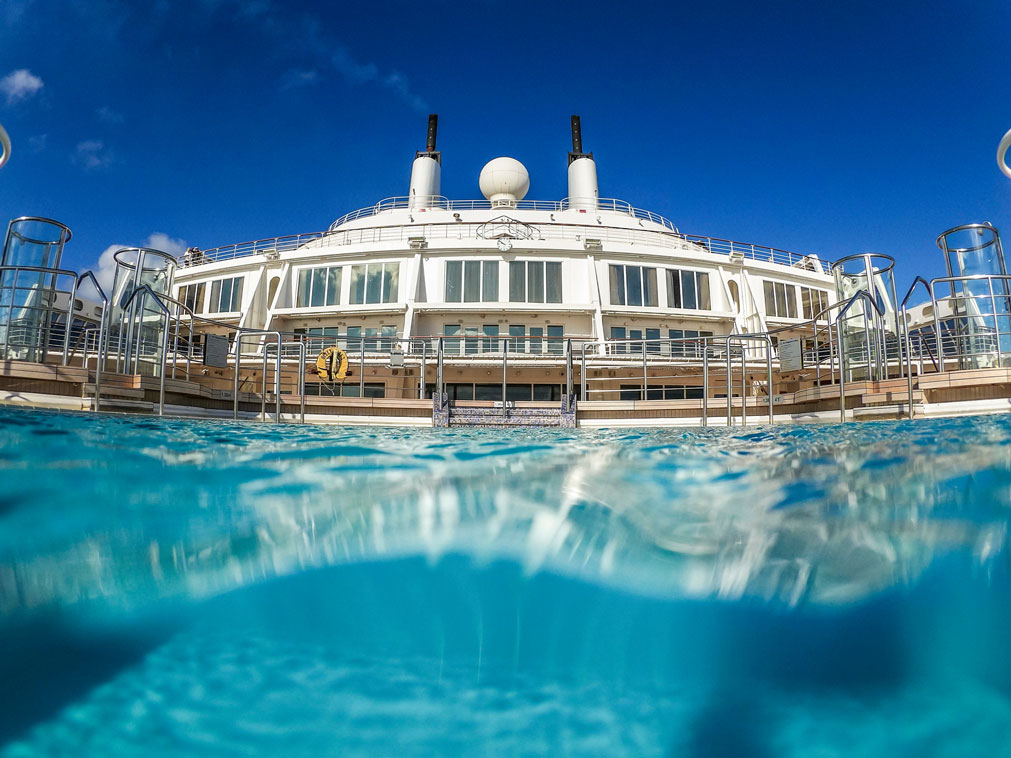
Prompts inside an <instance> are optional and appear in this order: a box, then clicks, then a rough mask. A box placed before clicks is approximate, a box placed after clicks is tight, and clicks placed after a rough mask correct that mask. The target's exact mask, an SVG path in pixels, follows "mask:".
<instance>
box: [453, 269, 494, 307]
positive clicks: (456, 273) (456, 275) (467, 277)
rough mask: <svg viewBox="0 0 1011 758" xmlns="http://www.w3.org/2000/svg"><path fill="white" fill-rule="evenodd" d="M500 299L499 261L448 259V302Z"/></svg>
mask: <svg viewBox="0 0 1011 758" xmlns="http://www.w3.org/2000/svg"><path fill="white" fill-rule="evenodd" d="M497 301H498V261H446V302H447V303H478V302H492V303H494V302H497Z"/></svg>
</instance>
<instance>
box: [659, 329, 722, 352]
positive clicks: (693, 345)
mask: <svg viewBox="0 0 1011 758" xmlns="http://www.w3.org/2000/svg"><path fill="white" fill-rule="evenodd" d="M667 336H668V337H669V338H670V339H672V340H685V341H684V342H672V343H671V345H670V352H671V355H675V356H678V357H681V358H701V357H702V350H703V348H704V347H705V338H706V337H712V336H713V333H712V332H700V331H697V330H695V329H670V330H668V332H667Z"/></svg>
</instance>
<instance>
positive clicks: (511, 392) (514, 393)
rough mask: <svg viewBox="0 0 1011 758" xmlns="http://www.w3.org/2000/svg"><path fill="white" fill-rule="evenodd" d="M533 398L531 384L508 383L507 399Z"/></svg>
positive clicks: (522, 400)
mask: <svg viewBox="0 0 1011 758" xmlns="http://www.w3.org/2000/svg"><path fill="white" fill-rule="evenodd" d="M530 399H531V395H530V385H529V384H507V385H506V400H513V401H518V402H529V401H530Z"/></svg>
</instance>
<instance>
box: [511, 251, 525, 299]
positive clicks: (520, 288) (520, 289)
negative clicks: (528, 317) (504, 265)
mask: <svg viewBox="0 0 1011 758" xmlns="http://www.w3.org/2000/svg"><path fill="white" fill-rule="evenodd" d="M526 285H527V267H526V264H525V263H524V262H523V261H509V302H511V303H525V302H526V299H527V289H526Z"/></svg>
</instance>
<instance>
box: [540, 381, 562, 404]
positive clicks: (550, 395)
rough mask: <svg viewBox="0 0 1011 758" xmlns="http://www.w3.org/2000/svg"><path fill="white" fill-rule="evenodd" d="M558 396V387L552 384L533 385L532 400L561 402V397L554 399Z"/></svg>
mask: <svg viewBox="0 0 1011 758" xmlns="http://www.w3.org/2000/svg"><path fill="white" fill-rule="evenodd" d="M557 394H558V387H557V385H554V384H535V385H534V395H533V397H534V400H539V401H547V400H561V399H562V398H561V395H559V396H558V397H555V395H557Z"/></svg>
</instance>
